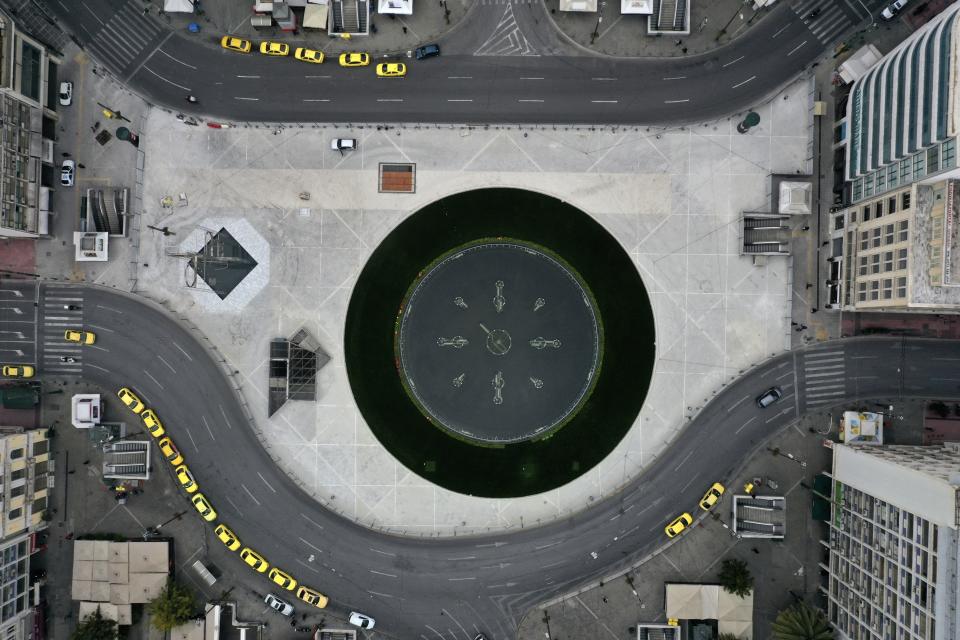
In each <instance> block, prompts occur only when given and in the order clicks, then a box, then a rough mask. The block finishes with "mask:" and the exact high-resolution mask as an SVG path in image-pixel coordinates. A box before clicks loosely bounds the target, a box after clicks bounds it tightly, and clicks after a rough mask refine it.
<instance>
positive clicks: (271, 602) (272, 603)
mask: <svg viewBox="0 0 960 640" xmlns="http://www.w3.org/2000/svg"><path fill="white" fill-rule="evenodd" d="M263 601H264V602H266V603H267V606H268V607H270V608H271V609H273V610H274V611H276V612H278V613H279V614H280V615H284V616H289V615H293V605H292V604H290V603H289V602H286V601H284V600H281V599H280V598H278V597H277V596H275V595H273V594H272V593H268V594H267V597H266V598H264V599H263Z"/></svg>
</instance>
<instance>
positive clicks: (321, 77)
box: [303, 76, 330, 78]
mask: <svg viewBox="0 0 960 640" xmlns="http://www.w3.org/2000/svg"><path fill="white" fill-rule="evenodd" d="M303 77H304V78H329V77H330V76H303Z"/></svg>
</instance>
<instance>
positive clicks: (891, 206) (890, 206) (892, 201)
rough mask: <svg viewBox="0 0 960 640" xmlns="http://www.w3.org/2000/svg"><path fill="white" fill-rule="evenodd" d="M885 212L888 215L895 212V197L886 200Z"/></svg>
mask: <svg viewBox="0 0 960 640" xmlns="http://www.w3.org/2000/svg"><path fill="white" fill-rule="evenodd" d="M887 212H888V213H896V212H897V196H893V197H891V198H887Z"/></svg>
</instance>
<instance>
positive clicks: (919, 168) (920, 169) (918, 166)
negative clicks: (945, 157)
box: [913, 151, 927, 180]
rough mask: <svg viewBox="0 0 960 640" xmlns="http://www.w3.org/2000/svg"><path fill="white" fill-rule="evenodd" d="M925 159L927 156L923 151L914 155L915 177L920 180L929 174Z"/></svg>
mask: <svg viewBox="0 0 960 640" xmlns="http://www.w3.org/2000/svg"><path fill="white" fill-rule="evenodd" d="M924 160H925V158H924V156H923V152H922V151H921V152H920V153H917V154H915V155H914V156H913V177H914V178H915V179H916V180H919V179H920V178H922V177H923V176H925V175H927V171H926V163H925V162H924Z"/></svg>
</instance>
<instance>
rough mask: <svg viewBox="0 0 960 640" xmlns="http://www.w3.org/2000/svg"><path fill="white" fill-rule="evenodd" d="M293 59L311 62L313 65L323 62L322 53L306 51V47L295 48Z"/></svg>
mask: <svg viewBox="0 0 960 640" xmlns="http://www.w3.org/2000/svg"><path fill="white" fill-rule="evenodd" d="M293 57H294V58H296V59H297V60H303V61H304V62H313V63H314V64H321V63H322V62H323V60H324V55H323V51H317V50H316V49H307V48H306V47H297V48H296V49H295V50H294V52H293Z"/></svg>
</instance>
